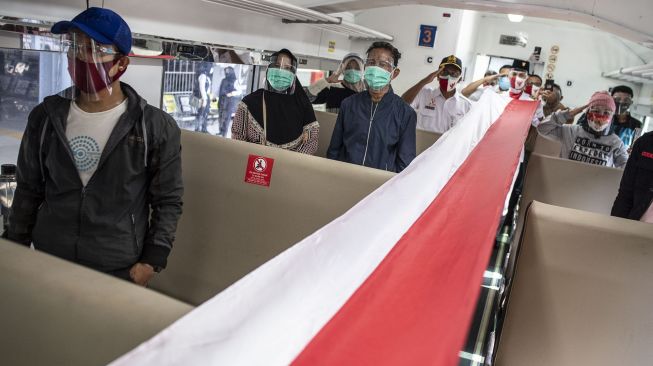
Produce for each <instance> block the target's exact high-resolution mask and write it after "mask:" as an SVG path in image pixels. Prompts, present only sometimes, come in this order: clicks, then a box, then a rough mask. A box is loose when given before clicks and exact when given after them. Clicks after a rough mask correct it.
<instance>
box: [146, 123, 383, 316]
mask: <svg viewBox="0 0 653 366" xmlns="http://www.w3.org/2000/svg"><path fill="white" fill-rule="evenodd" d="M182 146H183V148H182V159H183V176H184V187H185V189H184V191H185V192H184V213H183V215H182V218H181V220H180V222H179V226H178V230H177V238H176V240H175V246H174V248H173V250H172V253H171V255H170V258H169V262H168V268H166V270H165V271H163V272H162V273H161V274H160V275H159V276H157V278H156V279H155V281H153V283H152V287H153V288H155V289H157V290H159V291H161V292H163V293H165V294H167V295H170V296H172V297H175V298H178V299H181V300H182V301H185V302H188V303H190V304H194V305H198V304H200V303H202V302H204V301H206V300H207V299H209V298H211V297H213V296H214V295H216V294H217V293H218V292H220V291H221V290H223V289H225V288H226V287H228V286H229V285H231V284H232V283H234V282H236V281H237V280H239V279H240V278H241V277H243V276H244V275H246V274H247V273H249V272H250V271H252V270H254V269H255V268H257V267H258V266H260V265H261V264H263V263H264V262H266V261H267V260H269V259H270V258H272V257H274V256H275V255H277V254H279V253H280V252H282V251H283V250H285V249H287V248H288V247H290V246H291V245H293V244H295V243H297V242H298V241H300V240H301V239H303V238H305V237H306V236H308V235H309V234H311V233H313V232H314V231H315V230H317V229H319V228H321V227H322V226H324V225H326V224H327V223H329V222H330V221H332V220H333V219H335V218H336V217H338V216H340V215H341V214H343V213H344V212H345V211H347V210H348V209H349V208H351V207H353V206H354V205H355V204H356V203H357V202H358V201H360V200H361V199H362V198H364V197H365V196H366V195H368V194H369V193H371V192H372V191H373V190H374V189H376V188H377V187H379V186H380V185H382V184H383V183H384V182H385V181H387V180H388V179H389V178H390V177H392V176H394V173H389V172H386V171H382V170H377V169H371V168H365V167H361V166H358V165H353V164H347V163H342V162H339V161H332V160H328V159H322V158H318V157H315V156H308V155H303V154H299V153H295V152H291V151H286V150H282V149H276V148H270V147H265V146H261V145H256V144H251V143H247V142H242V141H235V140H229V139H222V138H216V137H214V136H209V135H204V134H198V133H193V132H185V131H184V132H182ZM250 154H254V155H257V156H265V157H268V158H272V159H274V165H273V170H272V179H271V184H270V186H269V187H263V186H258V185H252V184H248V183H245V182H244V177H245V169H246V166H247V163H248V156H249V155H250Z"/></svg>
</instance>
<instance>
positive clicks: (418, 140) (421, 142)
mask: <svg viewBox="0 0 653 366" xmlns="http://www.w3.org/2000/svg"><path fill="white" fill-rule="evenodd" d="M441 136H442V134H440V133H435V132H430V131H422V130H417V132H416V133H415V150H417V151H416V153H417V155H419V154H421V153H423V152H424V150H426V149H428V148H429V147H431V146H433V144H435V142H436V141H438V139H439V138H440V137H441Z"/></svg>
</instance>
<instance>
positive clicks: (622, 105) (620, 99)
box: [613, 92, 633, 115]
mask: <svg viewBox="0 0 653 366" xmlns="http://www.w3.org/2000/svg"><path fill="white" fill-rule="evenodd" d="M613 98H614V103H615V104H616V106H617V111H616V114H617V115H624V114H626V113H628V110H630V106H631V105H633V98H632V97H631V96H630V95H629V94H627V93H621V92H617V93H615V94H614V96H613Z"/></svg>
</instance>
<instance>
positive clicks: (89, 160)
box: [70, 136, 100, 172]
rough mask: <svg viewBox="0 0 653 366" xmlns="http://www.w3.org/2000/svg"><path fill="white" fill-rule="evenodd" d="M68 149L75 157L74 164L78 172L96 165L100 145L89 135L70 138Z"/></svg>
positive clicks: (98, 158)
mask: <svg viewBox="0 0 653 366" xmlns="http://www.w3.org/2000/svg"><path fill="white" fill-rule="evenodd" d="M70 149H71V150H72V151H73V156H74V157H75V166H76V167H77V170H79V171H80V172H85V171H88V170H91V169H95V168H96V167H97V164H98V162H99V161H100V146H99V145H98V143H97V142H96V141H95V139H93V138H92V137H89V136H77V137H75V138H73V139H72V140H70Z"/></svg>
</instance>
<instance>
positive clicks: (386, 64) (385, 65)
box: [365, 58, 394, 71]
mask: <svg viewBox="0 0 653 366" xmlns="http://www.w3.org/2000/svg"><path fill="white" fill-rule="evenodd" d="M365 66H366V67H367V66H377V67H380V68H382V69H384V70H386V71H392V70H393V69H394V64H393V63H392V62H391V61H385V60H375V59H373V58H368V59H367V60H365Z"/></svg>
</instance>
